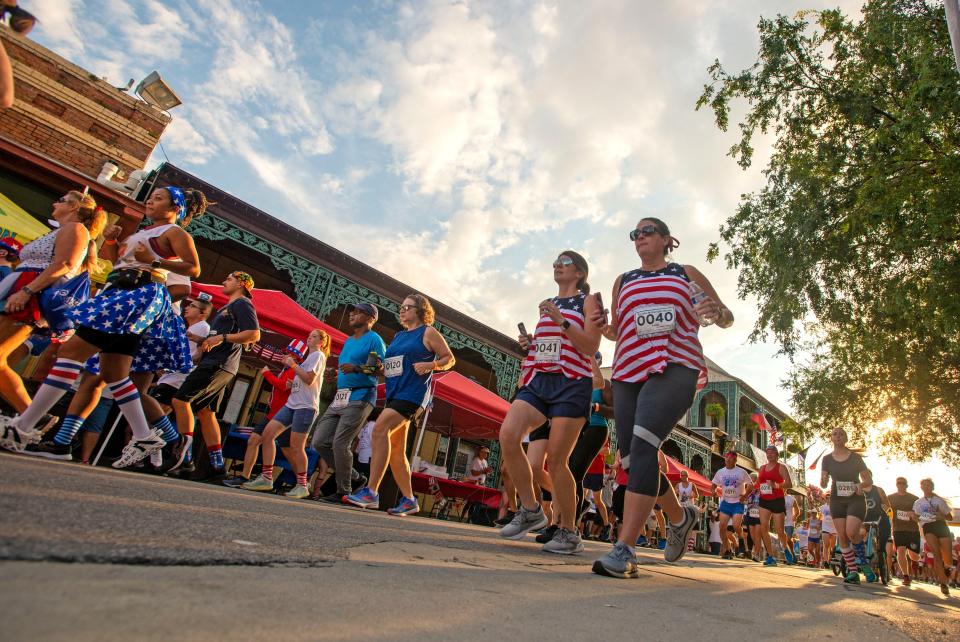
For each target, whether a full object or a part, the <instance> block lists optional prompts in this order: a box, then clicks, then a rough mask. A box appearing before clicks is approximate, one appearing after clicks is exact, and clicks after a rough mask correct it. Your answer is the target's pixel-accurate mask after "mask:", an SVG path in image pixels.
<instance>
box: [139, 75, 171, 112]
mask: <svg viewBox="0 0 960 642" xmlns="http://www.w3.org/2000/svg"><path fill="white" fill-rule="evenodd" d="M134 91H136V93H137V95H138V96H140V97H141V98H143V99H144V100H145V101H146V102H147V103H148V104H150V105H153V106H154V107H157V108H159V109H162V110H163V111H167V110H170V109H173V108H174V107H176V106H177V105H180V104H182V103H183V101H182V100H180V98H178V97H177V95H176V94H175V93H173V90H172V89H170V86H169V85H168V84H167V83H165V82H163V78H161V77H160V74H159V73H158V72H156V71H152V72H150V75H148V76H147V77H146V78H144V79H143V80H141V81H140V84H139V85H137V88H136V89H135V90H134Z"/></svg>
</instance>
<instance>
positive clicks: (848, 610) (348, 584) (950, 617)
mask: <svg viewBox="0 0 960 642" xmlns="http://www.w3.org/2000/svg"><path fill="white" fill-rule="evenodd" d="M606 550H607V548H606V545H601V544H597V543H588V544H587V551H586V552H585V553H584V554H583V555H579V556H574V557H558V556H550V555H548V554H544V553H541V552H540V551H539V546H537V545H535V544H534V543H533V542H532V540H527V541H521V542H509V541H503V540H500V539H499V538H498V537H497V535H496V532H495V531H494V530H492V529H488V528H481V527H476V526H472V525H464V524H456V523H451V522H441V521H436V520H428V519H421V518H397V517H389V516H387V515H385V514H383V513H378V512H373V511H361V510H359V509H352V508H346V507H343V508H340V507H335V506H328V505H323V504H317V503H314V502H309V501H304V500H301V501H296V500H288V499H286V498H282V497H279V496H275V495H266V496H265V495H260V494H256V493H250V492H246V491H241V490H231V489H227V488H223V487H217V486H211V485H205V484H194V483H190V482H184V481H180V480H176V479H167V478H158V477H149V476H145V475H138V474H134V473H127V472H121V471H114V470H110V469H103V468H100V469H91V468H89V467H84V466H80V465H76V464H69V463H63V462H51V461H44V460H35V459H31V458H27V457H22V456H15V455H9V454H3V455H0V569H2V573H3V574H2V578H3V579H2V581H0V604H3V605H4V616H3V617H2V618H0V639H2V640H27V639H30V640H68V639H69V640H104V639H108V640H110V639H136V640H141V639H142V640H154V639H156V640H161V639H163V640H170V639H201V638H206V639H211V638H212V639H220V638H227V637H229V638H231V639H234V640H249V639H256V638H261V639H262V638H264V637H268V638H270V639H293V638H294V637H296V638H297V639H298V640H300V641H303V640H320V639H339V640H359V639H364V640H366V639H371V638H381V639H388V640H393V639H410V640H414V639H416V640H449V639H457V640H460V641H464V640H488V641H489V640H491V639H494V640H495V639H501V638H502V639H511V638H521V639H533V640H539V639H557V638H559V639H573V640H581V639H582V640H592V641H599V640H619V639H624V640H626V639H630V640H638V639H639V640H661V639H680V640H683V639H690V640H728V639H729V640H734V639H738V640H742V639H744V638H745V637H747V638H758V637H760V636H764V637H775V638H779V639H805V640H823V639H849V640H861V639H878V640H900V639H917V640H946V639H954V640H956V639H960V598H958V597H954V598H943V597H941V596H940V594H939V592H938V590H937V589H936V588H935V587H931V586H924V585H918V584H915V585H914V587H911V588H904V587H902V586H899V584H897V585H896V586H891V587H889V588H885V587H882V586H878V585H869V586H866V585H865V586H860V587H848V586H844V585H843V584H841V583H840V582H839V580H838V579H837V578H834V577H833V575H832V574H831V573H828V572H820V571H813V570H809V569H803V568H797V567H777V568H773V569H767V568H762V567H760V566H758V565H756V564H753V563H749V562H742V561H722V560H718V559H716V558H711V557H707V556H700V555H690V556H688V557H686V558H684V560H682V561H681V562H680V563H679V564H674V565H668V564H664V563H663V562H662V558H661V557H659V556H658V555H656V554H654V553H653V552H651V553H646V552H642V553H641V556H642V558H643V561H644V566H643V568H642V571H643V573H642V577H641V578H640V579H637V580H613V579H609V578H602V577H599V576H596V575H593V574H592V573H590V571H589V565H590V563H591V562H592V560H593V559H595V558H596V557H598V556H600V555H601V554H603V552H605V551H606Z"/></svg>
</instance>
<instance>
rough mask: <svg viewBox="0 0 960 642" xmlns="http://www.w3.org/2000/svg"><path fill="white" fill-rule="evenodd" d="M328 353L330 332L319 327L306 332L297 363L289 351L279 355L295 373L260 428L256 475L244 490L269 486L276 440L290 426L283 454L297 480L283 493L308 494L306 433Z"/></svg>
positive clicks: (264, 489) (263, 489) (298, 496)
mask: <svg viewBox="0 0 960 642" xmlns="http://www.w3.org/2000/svg"><path fill="white" fill-rule="evenodd" d="M329 356H330V335H328V334H327V333H326V332H324V331H323V330H320V329H319V328H318V329H316V330H313V331H311V332H310V334H309V335H308V336H307V356H306V358H304V359H303V363H300V361H299V360H298V359H296V358H295V357H294V356H293V355H287V356H286V357H284V358H283V365H285V366H286V367H288V368H290V369H291V370H293V373H294V374H295V375H296V376H295V377H294V379H293V385H292V386H291V387H290V396H289V397H288V398H287V403H286V404H284V406H283V408H281V409H280V411H279V412H277V414H276V415H274V417H273V419H271V420H270V423H268V424H267V427H266V428H265V429H264V431H263V439H262V440H261V449H262V452H261V455H260V461H261V468H260V476H259V477H257V478H256V479H254V480H253V481H251V482H247V483H246V484H244V485H243V488H244V489H246V490H255V491H260V492H270V491H272V490H273V464H274V462H275V461H276V458H277V448H276V440H277V438H278V437H279V436H280V435H281V434H283V433H284V432H286V431H287V430H290V435H289V440H290V447H289V450H287V458H288V461H289V462H290V466H291V467H292V468H293V474H294V475H296V478H297V483H296V485H294V487H293V488H291V489H290V490H289V491H288V492H287V493H286V496H287V497H292V498H293V499H303V498H304V497H307V496H309V495H310V490H309V489H308V488H307V452H306V443H307V433H308V432H309V431H310V428H311V427H312V426H313V422H314V420H315V419H316V418H317V408H318V406H319V404H320V387H321V386H322V385H323V371H324V369H325V368H326V365H327V358H328V357H329Z"/></svg>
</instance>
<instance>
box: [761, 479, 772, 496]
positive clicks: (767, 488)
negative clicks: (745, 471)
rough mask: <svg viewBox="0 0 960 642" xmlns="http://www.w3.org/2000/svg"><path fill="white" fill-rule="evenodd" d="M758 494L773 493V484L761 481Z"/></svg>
mask: <svg viewBox="0 0 960 642" xmlns="http://www.w3.org/2000/svg"><path fill="white" fill-rule="evenodd" d="M760 494H761V495H772V494H773V485H772V484H770V482H763V483H762V484H760Z"/></svg>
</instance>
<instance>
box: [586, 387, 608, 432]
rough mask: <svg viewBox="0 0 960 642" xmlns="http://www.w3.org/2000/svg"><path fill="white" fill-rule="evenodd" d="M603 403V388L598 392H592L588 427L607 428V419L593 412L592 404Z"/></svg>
mask: <svg viewBox="0 0 960 642" xmlns="http://www.w3.org/2000/svg"><path fill="white" fill-rule="evenodd" d="M595 403H599V404H602V403H603V388H600V389H599V390H594V391H593V393H592V394H591V395H590V425H591V426H603V427H605V428H606V427H607V425H608V424H607V418H606V417H604V416H603V415H601V414H600V413H599V412H594V410H593V404H595Z"/></svg>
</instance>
